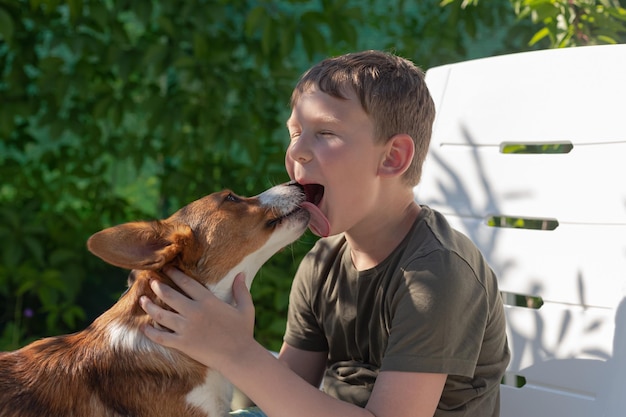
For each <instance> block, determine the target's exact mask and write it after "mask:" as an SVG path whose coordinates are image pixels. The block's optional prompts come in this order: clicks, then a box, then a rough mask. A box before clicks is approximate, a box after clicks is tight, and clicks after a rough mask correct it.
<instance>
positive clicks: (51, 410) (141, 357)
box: [0, 182, 311, 417]
mask: <svg viewBox="0 0 626 417" xmlns="http://www.w3.org/2000/svg"><path fill="white" fill-rule="evenodd" d="M307 205H309V206H310V205H311V203H310V202H306V196H305V191H304V187H303V186H301V185H299V184H297V183H294V182H291V183H287V184H282V185H277V186H274V187H272V188H270V189H268V190H267V191H264V192H263V193H261V194H259V195H257V196H255V197H251V198H245V197H240V196H238V195H236V194H234V193H232V192H231V191H228V190H226V191H221V192H217V193H213V194H210V195H208V196H206V197H203V198H201V199H199V200H197V201H194V202H192V203H190V204H188V205H187V206H185V207H183V208H181V209H180V210H178V211H177V212H176V213H174V214H173V215H172V216H170V217H169V218H167V219H165V220H160V221H159V220H157V221H152V222H131V223H125V224H121V225H118V226H114V227H110V228H108V229H104V230H102V231H100V232H98V233H96V234H94V235H93V236H91V237H90V238H89V240H88V242H87V247H88V248H89V250H90V251H91V252H92V253H93V254H95V255H96V256H99V257H100V258H102V259H103V260H105V261H106V262H108V263H110V264H113V265H115V266H118V267H121V268H126V269H131V270H132V271H131V273H130V275H129V283H130V286H129V288H128V290H127V291H126V293H125V294H123V295H122V297H121V298H120V299H119V300H118V302H117V303H116V304H114V305H113V306H112V307H111V308H110V309H109V310H107V311H106V312H104V313H103V314H102V315H101V316H100V317H98V318H97V319H96V320H95V321H94V322H93V323H92V324H91V325H90V326H89V327H88V328H86V329H85V330H83V331H80V332H78V333H74V334H70V335H64V336H57V337H50V338H45V339H42V340H39V341H36V342H33V343H31V344H30V345H27V346H25V347H24V348H22V349H20V350H17V351H13V352H3V353H0V416H1V417H45V416H50V417H52V416H54V417H69V416H72V417H78V416H84V417H105V416H106V417H118V416H119V417H121V416H134V417H159V416H163V417H165V416H167V417H187V416H189V417H220V416H223V415H227V414H228V412H229V410H230V398H231V395H232V386H231V385H230V383H228V381H226V380H225V379H224V378H223V377H222V376H221V375H220V374H219V373H218V372H216V371H212V370H211V369H208V368H207V367H205V366H203V365H201V364H200V363H198V362H196V361H194V360H192V359H191V358H189V357H187V356H186V355H184V354H182V353H181V352H179V351H177V350H175V349H168V348H165V347H163V346H160V345H157V344H155V343H153V342H151V341H150V340H148V339H147V338H146V337H145V336H144V335H143V333H142V331H141V327H142V326H144V325H146V324H148V323H151V321H150V319H149V317H148V316H147V315H146V314H145V312H144V311H143V310H142V309H141V307H140V306H139V302H138V300H139V298H140V297H141V296H142V295H147V296H148V297H150V298H151V299H152V300H153V301H154V302H155V303H157V304H159V305H161V306H164V303H163V302H162V301H161V300H159V299H158V298H157V297H156V296H155V294H154V293H153V292H152V291H151V289H150V285H149V281H150V280H159V281H163V282H165V283H167V284H168V285H170V286H172V287H173V288H176V289H178V288H177V287H176V286H175V285H174V284H173V282H172V281H171V280H170V279H169V278H168V276H167V275H165V274H164V273H163V272H162V270H163V268H164V267H166V266H168V265H171V266H174V267H176V268H178V269H180V270H181V271H183V272H184V273H186V274H187V275H189V276H190V277H193V278H194V279H196V280H197V281H199V282H201V283H202V284H203V285H205V286H206V287H207V288H209V289H210V290H211V291H213V292H214V293H215V294H216V295H217V297H219V298H220V299H222V300H224V301H225V302H229V303H230V302H232V299H231V298H232V295H231V291H232V289H231V287H232V283H233V280H234V278H235V275H237V274H238V273H240V272H243V273H245V276H246V284H247V285H248V288H250V285H251V284H252V280H253V278H254V275H255V274H256V273H257V271H258V270H259V268H260V267H261V265H262V264H263V263H265V261H267V260H268V259H269V258H270V257H271V256H272V255H273V254H274V253H276V252H277V251H279V250H280V249H281V248H283V247H285V246H287V245H288V244H290V243H292V242H294V241H295V240H296V239H298V238H299V237H300V236H301V235H302V234H303V233H304V231H305V230H306V228H307V225H308V223H309V220H310V213H309V211H307V210H306V208H305V207H306V206H307ZM178 290H180V289H178ZM164 307H165V308H167V307H166V306H164ZM207 320H210V318H208V317H207Z"/></svg>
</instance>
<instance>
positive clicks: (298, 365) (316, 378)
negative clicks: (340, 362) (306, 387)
mask: <svg viewBox="0 0 626 417" xmlns="http://www.w3.org/2000/svg"><path fill="white" fill-rule="evenodd" d="M327 356H328V353H327V352H311V351H307V350H302V349H298V348H295V347H293V346H290V345H288V344H287V343H283V345H282V347H281V348H280V353H279V354H278V359H279V360H280V361H281V362H282V363H284V364H285V365H287V367H288V368H289V369H291V370H292V371H294V372H295V373H296V374H298V375H300V378H302V379H304V380H305V381H307V382H308V383H309V384H311V385H313V386H314V387H319V386H320V384H321V383H322V378H323V377H324V370H325V369H326V358H327Z"/></svg>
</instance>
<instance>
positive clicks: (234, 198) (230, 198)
mask: <svg viewBox="0 0 626 417" xmlns="http://www.w3.org/2000/svg"><path fill="white" fill-rule="evenodd" d="M224 201H231V202H233V203H236V202H238V201H241V199H240V198H239V197H237V196H236V195H234V194H232V193H228V194H227V195H226V198H224Z"/></svg>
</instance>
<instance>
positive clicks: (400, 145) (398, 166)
mask: <svg viewBox="0 0 626 417" xmlns="http://www.w3.org/2000/svg"><path fill="white" fill-rule="evenodd" d="M414 154H415V144H414V143H413V139H412V138H411V136H410V135H407V134H404V133H400V134H397V135H394V136H393V137H392V138H391V139H389V141H387V144H386V145H385V154H384V155H383V159H382V161H381V162H380V166H379V167H378V174H379V175H383V176H386V177H393V176H401V175H402V174H404V173H405V172H406V170H407V169H409V166H410V165H411V162H412V161H413V155H414Z"/></svg>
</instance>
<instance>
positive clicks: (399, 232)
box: [142, 51, 509, 417]
mask: <svg viewBox="0 0 626 417" xmlns="http://www.w3.org/2000/svg"><path fill="white" fill-rule="evenodd" d="M291 107H292V113H291V116H290V118H289V120H288V121H287V127H288V129H289V134H290V137H291V143H290V145H289V148H288V149H287V153H286V158H285V166H286V168H287V171H288V173H289V176H290V177H291V178H292V179H293V180H296V181H298V182H299V183H300V184H303V185H305V187H306V188H308V189H309V190H311V191H315V190H316V191H320V190H322V187H323V195H322V196H321V199H319V201H317V200H316V201H315V203H316V204H315V206H313V205H312V204H307V206H313V207H309V208H308V209H309V211H310V212H311V222H310V226H309V227H310V228H311V230H312V231H313V232H314V233H316V234H318V235H320V236H322V239H320V240H319V241H318V242H317V244H316V245H315V247H314V248H313V249H312V250H311V252H310V253H309V254H308V255H307V256H306V257H305V259H304V260H303V261H302V264H301V265H300V267H299V269H298V273H297V274H296V277H295V279H294V283H293V287H292V291H291V296H290V307H289V316H288V324H287V331H286V334H285V338H284V344H283V347H282V349H281V351H280V354H279V360H276V359H275V358H273V357H272V355H271V354H269V353H268V352H266V350H265V349H264V348H263V347H262V346H260V345H259V344H258V343H257V342H255V341H254V339H253V323H254V307H253V305H252V301H251V299H250V295H249V293H248V291H247V289H246V288H245V285H244V284H243V282H242V280H241V279H240V278H238V279H236V280H235V283H234V284H233V294H234V297H235V300H236V303H237V306H236V307H232V306H229V305H226V304H224V303H221V302H220V301H219V300H217V299H216V298H215V297H213V296H212V295H211V294H210V293H209V292H208V291H202V294H203V295H201V296H197V297H195V298H194V299H193V300H190V299H187V298H185V297H184V296H180V295H177V293H175V292H173V291H171V290H170V289H169V288H168V287H166V286H163V285H158V284H155V285H153V289H154V291H155V293H156V294H157V295H158V296H159V297H161V298H162V299H163V300H164V301H165V302H167V303H168V304H169V305H170V306H171V307H172V308H173V309H174V310H175V311H177V312H179V313H171V312H167V311H165V310H162V309H160V308H159V307H157V306H155V305H154V304H152V303H150V302H149V300H142V307H143V308H144V310H146V312H148V313H149V314H150V315H151V316H152V317H153V318H155V320H156V321H157V322H159V323H160V324H162V325H164V326H165V327H167V328H169V329H172V330H173V333H167V332H163V331H160V330H158V329H155V328H152V327H149V328H146V329H145V333H146V335H147V336H148V337H149V338H151V339H152V340H153V341H155V342H158V343H161V344H163V345H166V346H170V347H174V348H177V349H179V350H181V351H183V352H185V353H187V354H188V355H190V356H191V357H193V358H195V359H196V360H198V361H200V362H202V363H204V364H205V365H207V366H210V367H213V368H216V369H218V370H219V371H220V372H221V373H222V374H223V375H224V376H225V377H227V378H228V379H230V380H231V381H232V382H233V383H234V385H236V386H237V387H238V388H239V389H241V390H242V391H243V392H244V393H246V394H247V395H248V397H250V398H251V399H252V400H253V401H254V402H255V403H256V404H257V405H258V406H259V407H260V408H261V409H262V410H263V411H264V412H265V413H266V414H267V415H268V416H270V417H274V416H289V417H294V416H301V417H304V416H342V417H347V416H372V415H374V416H378V417H383V416H390V417H399V416H409V415H411V416H429V417H430V416H437V417H444V416H482V417H484V416H498V415H499V383H500V379H501V377H502V375H503V373H504V370H505V368H506V366H507V364H508V360H509V351H508V346H507V342H506V335H505V321H504V312H503V306H502V302H501V299H500V296H499V292H498V288H497V282H496V278H495V276H494V274H493V272H492V271H491V269H490V268H489V266H488V265H487V264H486V262H485V261H484V259H483V258H482V256H481V254H480V253H479V251H478V249H476V247H475V246H474V245H473V244H472V243H471V242H470V241H469V240H468V239H467V238H466V237H464V236H462V235H461V234H459V233H458V232H456V231H454V230H453V229H451V228H450V226H449V225H448V224H447V222H446V221H445V219H444V218H443V217H442V216H441V215H440V214H439V213H436V212H434V211H433V210H431V209H430V208H428V207H426V206H419V205H418V204H416V203H415V201H414V197H413V187H414V186H415V185H416V184H417V183H418V181H419V179H420V174H421V167H422V163H423V161H424V158H425V156H426V153H427V149H428V144H429V141H430V135H431V128H432V123H433V119H434V105H433V102H432V100H431V97H430V95H429V92H428V89H427V88H426V85H425V84H424V77H423V73H422V72H421V70H420V69H419V68H417V67H416V66H414V65H413V64H412V63H411V62H409V61H407V60H405V59H402V58H400V57H397V56H394V55H392V54H387V53H383V52H378V51H366V52H361V53H354V54H347V55H344V56H340V57H337V58H331V59H327V60H325V61H323V62H321V63H319V64H318V65H316V66H314V67H313V68H311V69H310V70H309V71H308V72H306V73H305V74H304V75H303V77H302V78H301V80H300V81H299V83H298V85H297V86H296V88H295V90H294V92H293V95H292V100H291ZM327 236H331V237H327ZM169 274H170V276H171V277H172V279H174V281H175V282H176V283H177V284H178V285H179V286H180V287H181V288H182V289H183V290H188V291H186V292H187V293H190V294H192V293H197V292H198V289H197V288H195V287H196V286H199V285H200V284H197V282H195V281H193V280H191V279H188V278H187V277H185V276H184V275H183V274H182V273H180V271H169ZM206 317H211V320H206ZM322 379H323V391H320V390H318V388H317V387H318V386H319V384H320V382H322Z"/></svg>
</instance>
